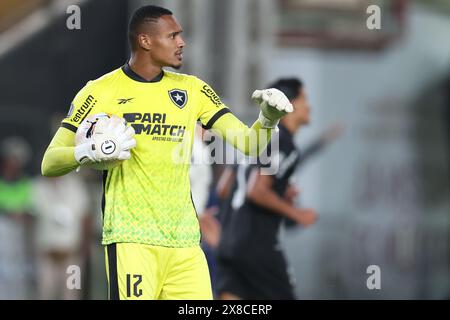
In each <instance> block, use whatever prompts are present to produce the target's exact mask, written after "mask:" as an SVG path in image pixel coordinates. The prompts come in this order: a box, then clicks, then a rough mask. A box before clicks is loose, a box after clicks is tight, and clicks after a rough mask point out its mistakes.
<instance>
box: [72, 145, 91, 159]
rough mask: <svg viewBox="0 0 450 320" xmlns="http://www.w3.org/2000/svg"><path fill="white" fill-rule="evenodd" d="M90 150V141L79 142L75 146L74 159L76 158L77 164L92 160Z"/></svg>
mask: <svg viewBox="0 0 450 320" xmlns="http://www.w3.org/2000/svg"><path fill="white" fill-rule="evenodd" d="M91 152H92V151H91V144H90V143H83V144H80V145H79V146H76V147H75V150H74V155H75V160H77V162H78V163H79V164H85V163H87V162H89V161H92V160H93V159H92V156H91Z"/></svg>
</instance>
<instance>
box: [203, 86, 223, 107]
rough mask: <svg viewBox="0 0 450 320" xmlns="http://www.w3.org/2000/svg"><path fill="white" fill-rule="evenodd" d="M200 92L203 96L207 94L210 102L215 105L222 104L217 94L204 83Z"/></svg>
mask: <svg viewBox="0 0 450 320" xmlns="http://www.w3.org/2000/svg"><path fill="white" fill-rule="evenodd" d="M200 92H202V93H203V94H204V95H205V96H207V97H208V98H209V99H210V100H211V101H212V103H214V104H215V105H216V107H218V106H220V105H221V104H222V101H220V98H219V96H218V95H217V94H216V93H215V92H214V90H213V89H211V88H210V87H208V86H207V85H206V84H205V85H204V86H203V88H202V90H200Z"/></svg>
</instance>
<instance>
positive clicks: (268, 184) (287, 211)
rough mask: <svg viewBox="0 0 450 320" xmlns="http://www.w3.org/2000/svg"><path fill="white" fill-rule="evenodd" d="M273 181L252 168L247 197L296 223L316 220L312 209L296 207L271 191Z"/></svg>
mask: <svg viewBox="0 0 450 320" xmlns="http://www.w3.org/2000/svg"><path fill="white" fill-rule="evenodd" d="M273 183H274V178H273V177H272V176H269V175H262V174H260V171H259V169H253V170H252V172H251V173H250V177H249V184H248V187H247V197H248V198H249V199H250V200H251V201H253V202H254V203H255V204H257V205H259V206H261V207H264V208H266V209H269V210H271V211H272V212H274V213H276V214H279V215H282V216H284V217H286V218H289V219H292V220H294V221H295V222H297V223H298V224H302V225H304V226H307V225H310V224H313V223H314V222H315V221H316V219H317V215H316V213H315V211H314V210H312V209H302V208H296V207H295V206H293V204H292V202H291V201H288V200H287V199H284V198H282V197H280V196H279V195H278V194H277V193H276V192H274V191H273Z"/></svg>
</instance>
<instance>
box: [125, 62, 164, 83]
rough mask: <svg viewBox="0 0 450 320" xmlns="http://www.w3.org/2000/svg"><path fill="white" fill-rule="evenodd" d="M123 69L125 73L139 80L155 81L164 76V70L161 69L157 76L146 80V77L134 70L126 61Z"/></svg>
mask: <svg viewBox="0 0 450 320" xmlns="http://www.w3.org/2000/svg"><path fill="white" fill-rule="evenodd" d="M122 71H123V73H125V74H126V75H127V76H128V77H129V78H131V79H133V80H135V81H139V82H147V83H153V82H159V81H161V80H162V78H163V76H164V71H162V70H161V73H160V74H158V75H157V76H156V77H154V78H153V79H151V80H145V79H144V78H142V77H141V76H140V75H138V74H137V73H136V72H134V71H133V70H132V69H131V67H130V65H129V64H128V62H127V63H125V64H124V65H123V66H122Z"/></svg>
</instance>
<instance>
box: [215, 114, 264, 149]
mask: <svg viewBox="0 0 450 320" xmlns="http://www.w3.org/2000/svg"><path fill="white" fill-rule="evenodd" d="M213 130H214V131H216V132H217V133H218V134H219V135H220V136H222V138H223V139H224V140H226V141H227V142H228V143H229V144H231V145H232V146H234V147H235V148H237V149H238V150H240V151H242V152H243V153H244V154H245V155H249V156H253V157H256V156H258V155H260V154H261V153H262V152H263V151H264V149H265V148H266V147H267V144H268V143H269V141H270V138H271V136H272V131H273V129H267V128H263V126H262V124H261V122H260V121H259V120H256V121H255V122H254V123H253V125H252V126H251V127H250V128H249V127H248V126H246V125H245V124H244V123H242V122H241V121H240V120H239V119H238V118H236V116H234V115H233V114H232V113H227V114H225V115H223V116H222V117H220V118H219V119H218V120H217V121H216V122H215V123H214V125H213Z"/></svg>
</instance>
